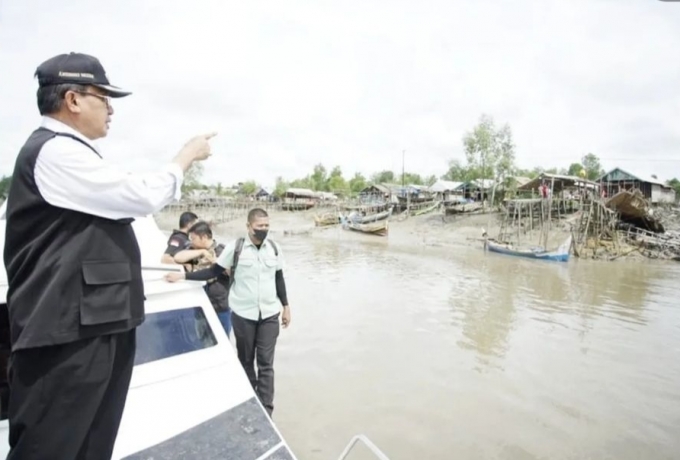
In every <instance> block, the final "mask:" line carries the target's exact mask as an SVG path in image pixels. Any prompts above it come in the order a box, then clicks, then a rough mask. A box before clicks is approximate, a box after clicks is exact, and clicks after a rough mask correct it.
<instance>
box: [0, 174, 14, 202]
mask: <svg viewBox="0 0 680 460" xmlns="http://www.w3.org/2000/svg"><path fill="white" fill-rule="evenodd" d="M11 184H12V176H2V179H0V199H3V200H4V199H6V198H7V194H8V193H9V186H10V185H11Z"/></svg>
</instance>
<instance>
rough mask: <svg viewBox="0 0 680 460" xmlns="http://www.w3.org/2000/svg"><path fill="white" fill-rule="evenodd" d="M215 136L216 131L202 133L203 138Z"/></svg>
mask: <svg viewBox="0 0 680 460" xmlns="http://www.w3.org/2000/svg"><path fill="white" fill-rule="evenodd" d="M215 136H217V131H213V132H212V133H208V134H204V135H203V137H204V138H205V140H208V139H211V138H213V137H215Z"/></svg>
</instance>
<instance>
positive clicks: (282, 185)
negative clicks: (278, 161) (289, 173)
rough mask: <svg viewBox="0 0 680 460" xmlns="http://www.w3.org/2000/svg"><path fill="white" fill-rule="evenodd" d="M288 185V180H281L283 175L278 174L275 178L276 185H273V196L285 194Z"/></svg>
mask: <svg viewBox="0 0 680 460" xmlns="http://www.w3.org/2000/svg"><path fill="white" fill-rule="evenodd" d="M289 187H290V185H289V184H288V182H286V181H285V180H283V177H281V176H279V177H277V178H276V185H275V186H274V196H278V197H282V196H283V195H285V194H286V190H288V188H289Z"/></svg>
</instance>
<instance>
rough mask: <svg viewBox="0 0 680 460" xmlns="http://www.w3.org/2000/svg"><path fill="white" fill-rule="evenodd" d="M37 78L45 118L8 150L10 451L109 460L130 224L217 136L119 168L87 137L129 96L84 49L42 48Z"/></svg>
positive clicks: (130, 262)
mask: <svg viewBox="0 0 680 460" xmlns="http://www.w3.org/2000/svg"><path fill="white" fill-rule="evenodd" d="M35 74H36V76H37V78H38V83H39V88H38V93H37V99H38V109H39V110H40V114H41V115H43V119H42V125H41V126H40V127H39V128H38V129H36V130H35V131H34V132H33V133H32V134H31V135H30V136H29V138H28V140H27V141H26V143H25V144H24V146H23V147H22V148H21V151H20V152H19V155H18V157H17V159H16V164H15V166H14V173H13V176H12V184H11V187H10V190H9V196H8V198H7V214H6V218H7V230H6V240H5V248H4V261H5V266H6V268H7V278H8V284H9V288H8V292H7V306H8V309H9V320H10V328H11V334H10V335H11V337H10V341H11V345H12V354H11V358H10V359H11V363H10V371H9V382H10V396H9V431H10V433H9V443H10V447H11V450H10V453H9V456H8V459H21V460H29V459H48V458H54V459H88V460H92V459H110V458H111V454H112V451H113V446H114V442H115V439H116V435H117V433H118V427H119V425H120V420H121V417H122V413H123V408H124V406H125V400H126V397H127V392H128V386H129V383H130V377H131V375H132V367H133V362H134V355H135V328H136V327H137V326H139V325H140V324H141V323H142V322H143V321H144V286H143V283H142V273H141V256H140V251H139V247H138V245H137V240H136V238H135V234H134V232H133V229H132V226H131V223H132V221H133V220H134V218H135V217H142V216H147V215H149V214H152V213H154V212H156V211H158V210H160V209H161V208H163V207H164V206H165V205H166V204H168V203H169V202H171V201H172V200H173V199H178V198H179V196H180V193H181V192H180V187H181V184H182V180H183V178H184V172H186V171H187V169H188V168H189V167H190V166H191V164H192V163H193V162H194V161H201V160H205V159H206V158H208V157H209V156H210V144H209V142H208V139H210V138H211V137H212V136H214V134H209V135H201V136H197V137H194V138H193V139H191V140H190V141H189V142H187V143H186V144H185V145H184V147H183V148H182V149H181V150H180V151H179V153H178V154H177V155H176V156H175V157H174V158H173V159H172V161H170V162H168V164H167V165H165V166H164V167H162V168H159V169H158V171H156V172H154V173H150V174H145V175H132V174H127V172H125V171H121V170H119V169H117V168H116V167H115V166H114V165H113V164H112V163H110V162H108V161H107V160H106V159H104V158H103V157H102V155H101V154H100V153H99V151H98V150H97V147H96V146H95V145H94V144H93V141H94V140H95V139H99V138H102V137H104V136H106V134H107V132H108V129H109V123H110V121H111V115H112V114H113V108H112V107H111V98H118V97H123V96H127V95H129V94H130V93H129V92H127V91H123V90H122V89H120V88H117V87H115V86H112V85H111V84H110V83H109V80H108V78H107V77H106V73H105V72H104V68H103V67H102V65H101V64H100V62H99V61H98V60H97V59H96V58H94V57H92V56H88V55H85V54H78V53H70V54H62V55H59V56H56V57H53V58H51V59H49V60H47V61H45V62H44V63H42V64H41V65H40V66H39V67H38V69H37V71H36V73H35Z"/></svg>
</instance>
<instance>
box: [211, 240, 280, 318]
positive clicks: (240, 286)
mask: <svg viewBox="0 0 680 460" xmlns="http://www.w3.org/2000/svg"><path fill="white" fill-rule="evenodd" d="M235 247H236V241H232V242H231V243H230V244H228V245H227V246H225V248H224V249H223V250H222V254H220V257H219V258H218V259H217V264H218V265H220V266H221V267H223V268H225V269H226V268H231V266H232V264H233V262H234V249H235ZM276 248H277V249H278V253H279V255H278V256H277V255H276V251H275V250H274V247H273V246H272V244H271V243H270V242H269V239H268V238H265V240H264V242H263V243H262V245H261V246H260V249H258V248H257V246H255V245H254V244H253V242H252V241H251V240H250V238H249V237H248V236H246V237H245V241H244V242H243V248H242V249H241V254H240V256H239V259H238V264H237V265H236V273H235V276H234V284H233V285H232V286H231V289H230V290H229V307H230V308H231V310H232V311H233V312H234V313H235V314H237V315H238V316H240V317H242V318H246V319H250V320H253V321H257V320H258V319H259V318H260V317H261V318H262V319H266V318H270V317H272V316H274V315H276V314H277V313H281V307H282V306H281V301H280V300H279V298H278V296H277V295H276V272H277V271H278V270H283V254H282V253H281V245H280V244H277V245H276Z"/></svg>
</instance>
